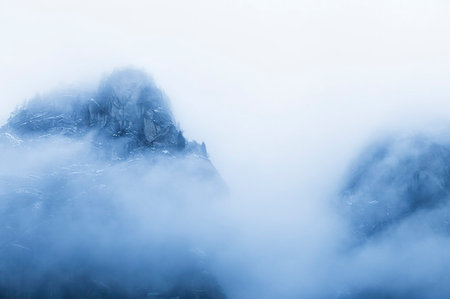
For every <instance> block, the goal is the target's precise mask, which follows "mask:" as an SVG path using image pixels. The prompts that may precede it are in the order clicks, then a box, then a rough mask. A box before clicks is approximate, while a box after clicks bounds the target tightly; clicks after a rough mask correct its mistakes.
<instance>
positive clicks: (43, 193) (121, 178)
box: [0, 69, 225, 299]
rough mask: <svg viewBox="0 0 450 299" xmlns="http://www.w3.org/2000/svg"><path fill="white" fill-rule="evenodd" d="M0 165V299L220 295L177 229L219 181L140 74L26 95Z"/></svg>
mask: <svg viewBox="0 0 450 299" xmlns="http://www.w3.org/2000/svg"><path fill="white" fill-rule="evenodd" d="M0 165H2V167H0V240H1V242H0V298H159V299H166V298H167V299H168V298H193V299H194V298H196V299H198V298H202V299H207V298H212V299H214V298H217V299H222V298H225V295H224V293H223V291H222V289H221V287H220V285H219V284H218V282H217V281H216V279H215V277H214V275H213V274H212V273H210V272H209V268H208V265H207V263H206V262H205V258H204V257H203V255H201V254H200V255H199V254H195V252H193V250H192V246H197V244H196V242H195V240H194V241H192V240H191V239H190V238H189V237H188V236H187V235H189V234H190V233H191V232H190V229H189V225H190V224H191V222H196V221H199V220H197V218H198V217H199V216H196V214H195V213H194V212H192V210H195V211H196V210H201V209H202V208H203V206H206V205H207V203H208V202H209V201H211V200H213V199H214V197H215V196H217V195H218V193H220V192H222V191H223V189H222V188H223V186H224V185H223V182H222V180H221V179H220V177H219V175H218V173H217V171H216V170H215V168H214V167H213V165H212V163H211V162H210V161H209V159H208V157H207V153H206V147H205V145H204V143H202V144H198V143H197V142H195V141H187V140H186V139H185V137H184V136H183V133H182V131H181V130H180V129H179V128H178V127H177V125H176V123H175V120H174V117H173V115H172V113H171V110H170V107H169V104H168V102H167V100H166V99H165V97H164V95H163V94H162V92H161V91H160V90H159V89H158V88H156V87H155V85H154V83H153V82H152V81H151V80H150V79H149V78H148V77H147V76H146V75H145V74H144V73H142V72H140V71H137V70H134V69H126V70H121V71H116V72H114V73H113V74H112V75H111V76H109V77H107V78H106V79H105V80H103V81H102V82H101V84H100V86H99V87H98V90H96V91H93V92H90V91H83V90H66V91H62V92H55V93H51V94H48V95H46V96H43V97H36V98H34V99H32V100H31V101H29V102H28V103H27V104H25V105H24V106H23V107H21V108H19V109H18V110H17V111H16V112H15V113H14V114H13V115H12V116H11V117H10V119H9V121H8V122H7V124H6V125H4V126H3V127H2V128H1V130H0ZM219 196H220V194H219ZM186 207H189V208H190V209H191V210H190V211H191V212H192V214H194V215H192V216H191V215H190V214H189V213H185V214H187V215H184V214H183V211H184V210H183V209H186ZM207 211H208V209H207V208H205V211H202V212H200V211H199V212H197V213H198V214H199V215H202V214H206V213H207ZM185 235H186V236H185Z"/></svg>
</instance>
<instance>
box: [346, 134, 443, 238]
mask: <svg viewBox="0 0 450 299" xmlns="http://www.w3.org/2000/svg"><path fill="white" fill-rule="evenodd" d="M342 198H343V204H344V207H345V210H346V215H347V216H348V217H349V219H350V221H351V223H352V225H353V227H354V230H355V232H357V234H359V235H361V236H365V237H368V236H371V235H374V234H376V233H379V232H382V231H384V230H386V229H388V228H389V227H391V226H394V225H396V224H400V223H401V222H402V221H403V220H405V219H408V218H410V217H412V216H415V215H419V214H420V213H422V214H423V213H426V212H429V211H433V210H434V209H440V210H441V211H442V210H443V209H446V204H447V203H448V199H449V198H450V146H449V145H448V144H445V143H441V142H437V141H434V140H432V139H430V138H425V137H410V138H398V139H391V140H386V141H384V142H380V143H377V144H374V145H372V146H371V147H370V149H369V150H367V151H366V152H365V153H364V154H363V155H362V156H361V158H360V159H359V160H358V161H357V163H356V164H355V167H354V168H353V171H352V173H351V175H350V178H349V180H348V182H347V185H346V187H345V188H344V190H343V197H342ZM439 217H440V222H441V225H440V226H441V228H442V229H448V227H447V226H448V223H449V220H450V218H449V217H444V216H443V215H442V214H440V216H439ZM442 217H444V218H442ZM433 222H435V221H433ZM428 223H430V222H428Z"/></svg>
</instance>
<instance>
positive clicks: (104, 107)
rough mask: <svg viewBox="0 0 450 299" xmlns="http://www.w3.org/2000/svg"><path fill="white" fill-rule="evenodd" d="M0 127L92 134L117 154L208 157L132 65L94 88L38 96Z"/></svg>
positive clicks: (28, 133) (25, 132)
mask: <svg viewBox="0 0 450 299" xmlns="http://www.w3.org/2000/svg"><path fill="white" fill-rule="evenodd" d="M3 131H8V132H10V133H13V134H16V135H19V136H21V137H22V136H23V137H27V138H29V137H39V136H43V135H46V134H50V135H55V134H61V135H64V136H68V137H81V136H84V135H86V134H88V133H94V134H95V138H94V139H93V141H94V142H95V144H96V145H97V146H98V147H101V148H103V149H104V150H107V151H108V152H109V154H111V155H112V157H119V158H124V157H127V156H129V155H131V154H133V153H135V152H139V151H140V152H142V151H149V150H150V151H158V152H161V151H164V152H165V153H166V152H167V151H170V152H171V153H180V152H182V153H195V154H198V155H200V156H203V157H205V158H206V157H207V153H206V147H205V145H204V144H201V145H199V144H197V143H196V142H195V141H192V142H187V141H186V139H185V138H184V136H183V133H182V131H181V130H180V129H178V128H177V125H176V123H175V120H174V118H173V115H172V112H171V110H170V107H169V103H168V101H167V99H166V98H165V96H164V94H163V93H162V91H161V90H159V89H158V88H157V87H156V86H155V84H154V83H153V82H152V80H151V79H150V78H149V77H148V76H147V75H146V74H145V73H143V72H141V71H139V70H136V69H124V70H119V71H115V72H113V73H112V74H111V75H110V76H109V77H107V78H106V79H104V80H103V81H102V82H101V83H100V86H99V87H98V90H96V91H93V92H89V91H85V90H74V89H72V90H63V91H57V92H53V93H50V94H48V95H45V96H42V97H40V96H37V97H36V98H34V99H32V100H30V101H28V102H27V103H26V104H24V105H23V106H22V107H20V108H18V110H17V111H16V112H15V113H13V115H12V116H11V117H10V119H9V120H8V123H7V124H6V126H5V127H4V128H3Z"/></svg>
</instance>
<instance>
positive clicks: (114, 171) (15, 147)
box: [0, 68, 450, 298]
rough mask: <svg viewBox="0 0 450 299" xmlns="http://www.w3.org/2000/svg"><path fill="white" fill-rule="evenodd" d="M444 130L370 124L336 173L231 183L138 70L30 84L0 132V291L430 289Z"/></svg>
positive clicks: (443, 194) (439, 260)
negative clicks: (39, 89)
mask: <svg viewBox="0 0 450 299" xmlns="http://www.w3.org/2000/svg"><path fill="white" fill-rule="evenodd" d="M445 136H446V134H444V133H442V132H440V133H439V132H436V131H435V132H432V131H429V132H421V133H420V134H419V132H417V134H413V135H411V134H405V133H401V132H400V131H399V132H397V133H396V134H394V133H391V134H389V135H386V136H384V137H379V138H376V139H375V140H373V141H372V142H370V143H369V144H368V145H366V146H365V149H364V148H362V149H361V153H360V154H359V155H355V157H354V158H353V162H349V163H348V165H347V166H346V167H345V168H344V169H345V171H342V173H340V175H339V176H338V177H336V176H335V173H336V172H332V173H331V174H328V173H326V172H324V173H323V181H316V182H315V184H313V185H307V184H305V183H304V182H302V181H301V178H292V180H293V181H295V180H298V182H297V183H296V184H294V185H290V182H285V181H280V178H277V177H276V176H275V175H274V176H273V177H272V176H270V175H269V176H267V177H266V179H267V181H265V184H262V185H258V186H256V185H253V184H251V182H252V178H249V177H246V175H245V173H242V174H241V173H239V172H236V173H234V175H235V176H236V177H235V178H234V180H240V181H242V184H240V185H239V184H230V183H227V181H226V180H224V179H223V178H222V176H221V175H220V169H216V168H215V167H214V166H213V164H212V163H211V161H210V160H209V157H208V155H209V154H208V152H207V148H206V146H205V144H204V143H202V144H200V143H199V142H196V141H190V140H187V139H186V138H185V137H184V136H183V131H182V128H181V126H180V125H179V124H178V123H177V122H176V120H175V116H174V115H172V112H171V110H170V103H169V101H168V99H167V97H166V96H165V95H164V93H163V92H162V91H161V90H160V89H158V88H157V87H156V85H155V83H154V82H153V80H152V79H150V77H148V76H147V75H145V73H143V72H142V71H140V70H138V69H133V68H128V69H119V70H116V71H114V72H113V73H112V74H111V75H109V76H106V77H105V78H103V79H102V80H101V82H100V83H99V85H98V88H96V89H88V88H86V89H66V90H60V91H54V92H50V93H47V94H42V95H39V96H36V97H35V98H32V99H30V100H29V101H27V102H24V104H23V105H21V106H19V107H18V108H17V109H16V110H15V111H14V112H12V114H11V117H10V118H9V120H8V122H7V123H6V124H5V125H4V126H3V127H2V132H1V144H2V147H1V155H0V157H1V165H2V168H1V179H0V183H1V185H0V187H1V189H0V190H1V210H0V211H1V230H0V233H1V236H2V247H1V256H2V259H1V260H2V263H1V268H0V270H1V271H0V274H1V277H0V278H1V279H0V291H1V292H2V296H4V297H10V298H13V297H23V298H29V297H32V298H37V297H49V298H60V297H84V298H88V297H89V298H109V297H133V298H146V297H147V298H171V297H177V296H178V297H180V298H223V297H228V298H280V297H282V298H298V297H313V298H323V297H327V298H329V297H332V298H367V297H374V298H379V297H409V298H413V297H417V298H422V297H445V294H447V293H448V292H449V290H448V286H447V284H446V281H447V280H448V275H449V272H448V270H447V269H448V263H447V262H446V261H447V260H449V259H448V253H447V251H446V250H444V249H445V248H446V246H448V245H449V243H450V242H449V241H450V239H449V222H450V219H449V217H450V216H449V215H450V214H449V212H450V206H449V203H448V190H449V188H450V168H449V166H448V165H449V161H450V147H449V146H448V144H449V140H448V138H445ZM236 146H239V144H236ZM230 159H232V157H230ZM291 159H292V160H293V161H295V159H296V157H291ZM306 182H307V183H310V181H309V180H307V179H306ZM245 184H248V185H247V186H245Z"/></svg>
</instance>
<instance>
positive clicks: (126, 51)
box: [0, 0, 450, 298]
mask: <svg viewBox="0 0 450 299" xmlns="http://www.w3.org/2000/svg"><path fill="white" fill-rule="evenodd" d="M0 3H1V5H0V22H1V23H0V44H1V46H0V82H1V84H0V110H1V111H0V120H1V122H2V123H3V122H5V121H6V119H7V117H8V115H9V113H10V112H11V111H12V110H13V109H14V107H15V106H16V105H18V104H20V103H21V102H22V101H23V100H24V99H26V98H30V97H32V96H34V95H35V94H36V93H39V92H45V91H48V90H51V89H53V88H57V87H59V86H65V85H67V84H80V85H86V84H87V85H89V84H93V85H94V84H95V83H96V82H97V81H98V80H99V79H100V78H101V76H102V75H104V74H107V73H109V72H110V71H111V70H113V69H114V68H116V67H121V66H127V65H134V66H136V67H139V68H144V69H145V70H147V71H148V72H149V73H150V74H152V75H153V77H154V79H155V81H156V83H157V85H158V86H159V87H161V88H162V89H163V90H164V91H165V92H166V93H167V95H168V96H169V98H170V99H171V103H172V106H173V110H174V115H175V117H176V119H177V120H178V121H179V122H180V125H181V128H183V129H184V131H185V135H186V136H187V137H188V138H190V139H196V140H199V141H201V140H204V141H205V142H206V144H207V148H208V151H209V153H210V155H211V159H212V161H213V163H214V165H215V166H216V168H217V169H218V170H219V172H220V173H221V174H222V176H223V177H224V179H225V181H226V182H227V184H228V185H229V187H230V190H231V192H232V194H235V195H236V196H233V197H232V203H231V204H229V205H228V206H227V207H223V210H226V211H227V212H229V213H226V214H227V215H228V216H227V217H228V218H227V217H225V218H227V220H228V221H230V222H233V223H235V224H236V227H240V234H241V238H242V239H240V240H238V241H236V242H237V243H239V244H240V245H239V246H241V247H240V249H241V250H240V251H238V252H232V253H230V255H231V256H229V258H230V259H231V260H234V261H236V260H239V259H241V258H242V259H243V260H245V253H247V254H248V255H249V256H251V257H252V258H251V261H249V264H251V265H252V266H255V265H257V266H259V267H260V269H258V268H252V267H249V268H250V269H252V270H251V271H253V272H254V273H256V274H254V275H249V276H247V277H254V279H255V280H257V281H258V283H259V284H260V285H264V284H265V283H267V282H270V281H271V279H273V278H274V277H278V276H280V277H283V275H281V274H280V273H282V274H284V276H286V274H292V273H298V272H296V270H297V268H298V267H302V266H304V265H307V264H308V263H309V260H314V256H315V255H317V256H322V257H323V255H324V253H323V252H321V251H320V250H318V248H319V249H320V248H326V245H327V243H326V240H327V238H328V234H331V233H332V231H333V229H331V227H334V225H332V224H334V222H333V220H331V218H330V217H332V216H330V215H329V214H328V212H324V207H323V202H322V201H320V200H319V199H321V198H325V197H328V196H329V195H330V194H333V193H334V192H335V189H336V188H338V187H339V184H338V183H339V181H340V179H341V178H342V176H341V175H342V174H343V173H344V172H345V170H346V169H347V166H348V163H349V161H350V160H352V159H353V158H354V157H355V155H356V154H357V153H358V152H359V150H360V148H361V147H362V146H363V145H364V144H365V143H366V142H367V141H368V140H371V139H372V138H373V136H374V135H376V134H379V132H386V131H392V130H401V131H406V132H408V131H414V130H417V129H418V128H420V129H421V130H424V129H425V130H426V129H427V128H433V129H436V128H439V127H445V126H446V121H445V120H446V119H450V101H449V96H450V84H449V78H450V55H449V53H450V38H449V36H450V18H449V17H448V16H449V15H450V2H448V1H445V0H442V1H438V0H423V1H416V0H410V1H406V0H403V1H400V0H389V1H384V0H381V1H361V0H347V1H332V0H327V1H322V0H315V1H312V0H311V1H264V0H254V1H250V0H241V1H196V0H194V1H166V0H165V1H163V0H161V1H132V0H128V1H64V2H62V1H39V0H37V1H20V0H17V1H12V0H11V1H5V0H0ZM233 200H234V201H233ZM227 209H228V210H227ZM318 211H320V212H318ZM287 228H289V229H287ZM293 231H294V232H296V233H298V234H299V235H295V236H293V235H292V234H290V233H291V232H293ZM317 232H323V233H319V234H317ZM305 240H307V242H305ZM305 243H306V245H305ZM269 244H270V245H271V246H273V244H279V246H278V245H276V246H273V247H270V250H268V249H267V250H266V251H264V250H261V251H259V252H258V253H259V254H257V253H255V249H258V248H259V249H261V248H267V245H269ZM286 244H288V246H286ZM305 246H307V249H305ZM298 248H303V250H305V252H308V254H306V257H304V258H305V260H301V259H300V260H299V259H298V258H299V256H298V253H295V251H296V250H298ZM246 250H247V251H246ZM243 254H244V256H243V257H241V256H242V255H243ZM225 255H226V254H225ZM233 255H239V256H240V257H239V259H237V258H235V257H233ZM274 256H282V257H283V258H282V259H281V260H280V259H278V260H276V259H275V261H273V260H269V258H271V257H274ZM222 260H223V259H222ZM330 260H333V259H332V258H331V259H330ZM225 261H226V262H228V260H226V259H225ZM260 261H266V262H265V263H264V262H262V263H260ZM292 261H294V263H292ZM272 264H276V265H277V268H271V267H272V266H273V265H272ZM328 266H329V265H326V266H323V268H326V269H328V268H327V267H328ZM261 268H265V270H266V271H263V269H261ZM268 269H270V271H271V273H270V275H266V274H267V273H268V272H267V270H268ZM233 271H236V269H233V270H230V273H231V274H230V275H229V276H230V277H233V273H234V272H233ZM277 271H279V272H277ZM318 271H320V270H318ZM324 271H325V270H324ZM278 274H280V275H278ZM258 275H261V276H262V277H259V276H258ZM299 275H300V276H302V275H303V276H304V277H308V276H309V275H310V273H309V272H302V273H300V274H299ZM225 276H226V275H225ZM317 276H321V275H319V274H317ZM286 277H289V278H291V280H289V279H287V280H283V281H282V282H281V281H280V282H279V283H277V287H278V288H280V289H288V288H290V287H294V286H297V284H298V281H300V280H301V281H303V282H304V280H302V279H303V278H304V277H303V278H302V277H295V278H294V277H293V276H292V275H287V276H286ZM272 282H273V281H272ZM236 283H237V282H236ZM246 283H247V284H249V283H251V281H249V280H247V281H246ZM283 283H284V285H283ZM229 284H232V283H231V282H229ZM255 284H256V283H255ZM274 292H275V293H276V291H274ZM266 295H267V294H266ZM241 296H242V294H241ZM267 296H268V297H269V298H270V294H269V295H267ZM243 297H245V296H243Z"/></svg>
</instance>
